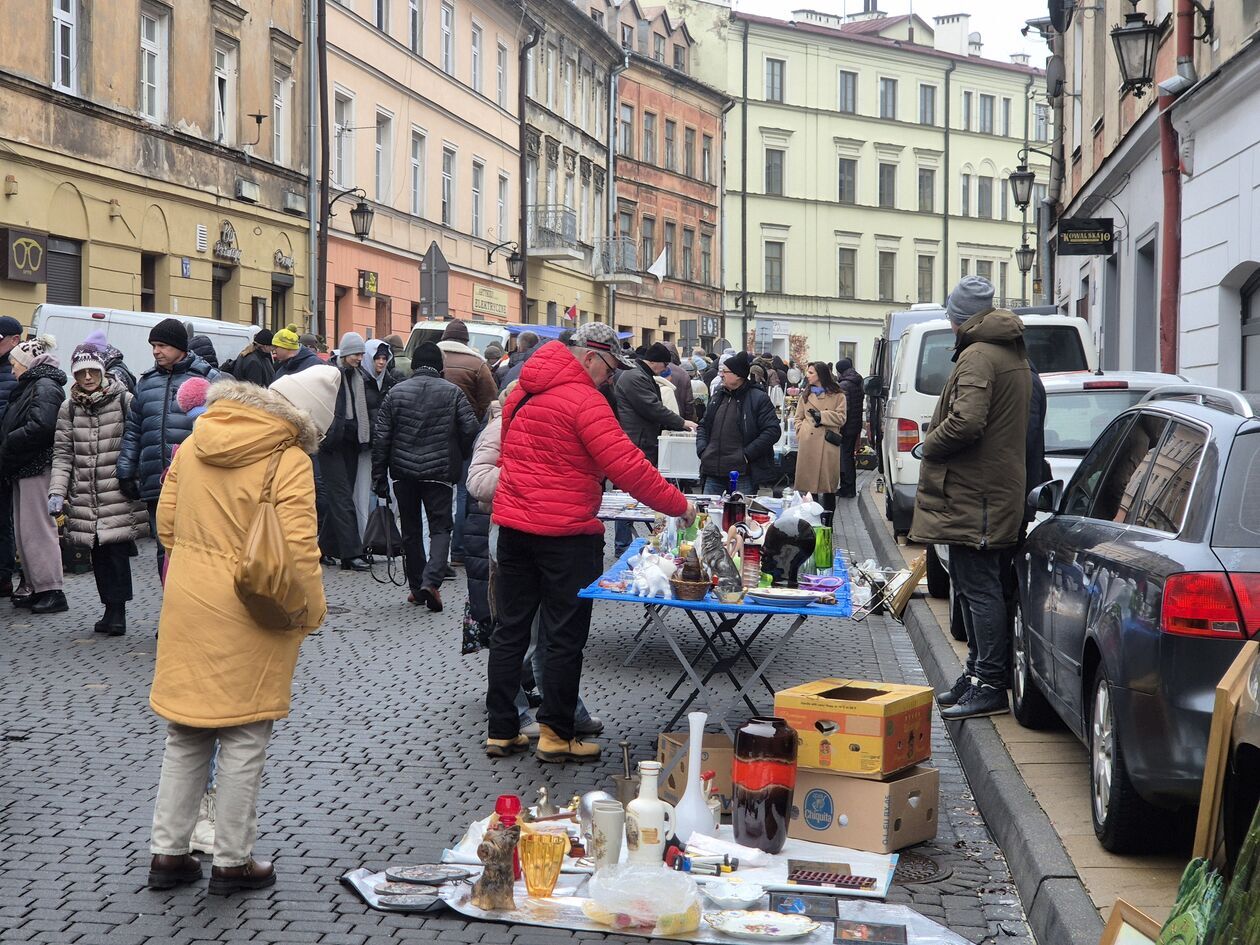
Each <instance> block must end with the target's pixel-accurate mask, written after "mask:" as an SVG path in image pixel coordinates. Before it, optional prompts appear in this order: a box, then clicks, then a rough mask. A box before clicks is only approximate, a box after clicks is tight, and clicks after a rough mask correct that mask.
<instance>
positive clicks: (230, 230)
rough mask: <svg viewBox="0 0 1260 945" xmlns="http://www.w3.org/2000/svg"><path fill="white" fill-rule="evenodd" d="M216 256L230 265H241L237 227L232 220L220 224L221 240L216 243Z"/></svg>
mask: <svg viewBox="0 0 1260 945" xmlns="http://www.w3.org/2000/svg"><path fill="white" fill-rule="evenodd" d="M214 255H215V256H216V257H217V258H219V259H226V260H227V261H228V262H230V263H240V261H241V250H240V247H239V246H237V245H236V227H234V226H233V225H232V221H231V220H224V221H223V222H222V223H220V224H219V238H218V239H217V240H215V241H214Z"/></svg>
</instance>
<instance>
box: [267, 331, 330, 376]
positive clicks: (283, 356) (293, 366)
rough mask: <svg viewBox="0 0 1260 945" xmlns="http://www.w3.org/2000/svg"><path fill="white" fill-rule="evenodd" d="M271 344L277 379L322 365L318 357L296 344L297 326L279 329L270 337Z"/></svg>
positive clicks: (308, 349)
mask: <svg viewBox="0 0 1260 945" xmlns="http://www.w3.org/2000/svg"><path fill="white" fill-rule="evenodd" d="M271 343H272V345H273V346H274V347H275V349H276V355H275V357H276V378H277V379H279V378H281V377H285V376H287V375H290V374H297V373H299V372H301V371H305V370H306V369H307V368H309V367H314V366H315V365H317V364H323V363H324V362H323V361H322V360H321V359H320V357H319V355H317V354H316V353H315V352H314V351H312V350H311V349H310V348H307V347H305V346H304V345H302V344H300V343H299V342H298V328H297V325H289V326H288V327H287V328H281V329H280V330H279V331H278V332H276V333H275V334H274V335H273V336H272V338H271Z"/></svg>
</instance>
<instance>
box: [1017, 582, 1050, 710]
mask: <svg viewBox="0 0 1260 945" xmlns="http://www.w3.org/2000/svg"><path fill="white" fill-rule="evenodd" d="M1014 611H1015V612H1014V614H1013V619H1012V624H1013V627H1012V632H1011V708H1012V711H1013V712H1014V714H1015V720H1016V721H1017V722H1019V724H1020V725H1022V726H1024V728H1038V729H1040V728H1050V727H1051V726H1053V725H1054V724H1055V723H1056V722H1058V719H1059V717H1058V716H1057V715H1056V714H1055V711H1054V709H1053V707H1051V705H1050V703H1049V702H1047V701H1046V697H1045V695H1044V694H1043V693H1042V692H1041V690H1040V689H1038V688H1037V681H1036V680H1035V679H1033V674H1032V654H1031V653H1030V652H1029V649H1028V647H1029V642H1030V641H1029V638H1028V626H1027V625H1026V624H1025V623H1024V608H1023V607H1022V606H1021V605H1020V603H1019V601H1016V602H1015V606H1014Z"/></svg>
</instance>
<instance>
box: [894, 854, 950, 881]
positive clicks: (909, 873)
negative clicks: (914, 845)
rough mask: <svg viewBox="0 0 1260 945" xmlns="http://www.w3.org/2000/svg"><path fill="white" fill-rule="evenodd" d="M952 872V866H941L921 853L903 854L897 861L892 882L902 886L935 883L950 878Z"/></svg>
mask: <svg viewBox="0 0 1260 945" xmlns="http://www.w3.org/2000/svg"><path fill="white" fill-rule="evenodd" d="M953 872H954V868H953V867H952V866H941V864H940V863H938V862H936V860H934V859H932V858H931V857H930V856H925V855H924V854H922V853H903V854H901V857H900V858H899V859H898V860H897V871H896V872H895V873H894V874H893V882H894V883H898V884H900V885H902V886H910V885H913V884H915V883H935V882H937V881H938V880H942V879H946V878H947V877H949V876H951V875H952V874H953Z"/></svg>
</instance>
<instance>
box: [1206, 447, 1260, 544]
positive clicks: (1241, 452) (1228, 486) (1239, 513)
mask: <svg viewBox="0 0 1260 945" xmlns="http://www.w3.org/2000/svg"><path fill="white" fill-rule="evenodd" d="M1212 545H1213V546H1214V547H1217V548H1260V433H1250V434H1244V435H1242V436H1236V437H1234V446H1233V449H1231V450H1230V451H1229V461H1228V463H1227V464H1226V466H1225V479H1224V481H1223V482H1222V484H1221V497H1220V499H1219V500H1218V501H1217V503H1216V524H1215V525H1214V526H1213V527H1212Z"/></svg>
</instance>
